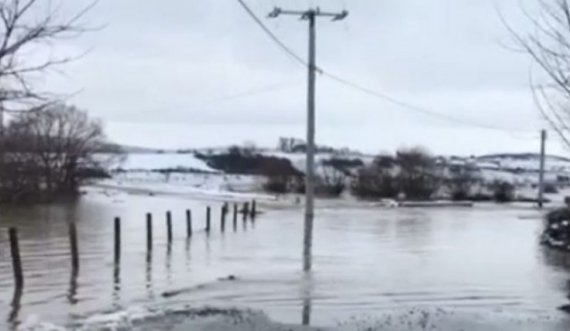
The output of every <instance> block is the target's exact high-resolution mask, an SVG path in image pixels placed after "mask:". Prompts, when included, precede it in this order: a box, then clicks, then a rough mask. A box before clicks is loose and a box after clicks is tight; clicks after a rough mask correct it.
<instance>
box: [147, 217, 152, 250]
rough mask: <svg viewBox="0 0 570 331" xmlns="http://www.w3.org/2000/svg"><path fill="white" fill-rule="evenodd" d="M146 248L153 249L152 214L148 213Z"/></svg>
mask: <svg viewBox="0 0 570 331" xmlns="http://www.w3.org/2000/svg"><path fill="white" fill-rule="evenodd" d="M146 249H147V251H149V252H150V251H152V214H151V213H147V214H146Z"/></svg>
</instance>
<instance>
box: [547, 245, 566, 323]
mask: <svg viewBox="0 0 570 331" xmlns="http://www.w3.org/2000/svg"><path fill="white" fill-rule="evenodd" d="M541 251H542V258H543V260H544V262H545V263H546V264H548V265H550V266H551V267H554V268H555V269H560V270H561V271H564V272H570V253H568V252H562V251H557V250H553V249H550V248H548V247H542V249H541ZM558 287H559V288H560V289H561V290H562V291H564V292H565V293H566V299H567V301H566V302H565V304H564V305H563V306H561V307H559V308H560V309H562V310H564V311H568V312H570V301H569V300H570V280H566V281H565V282H564V283H563V284H559V285H558Z"/></svg>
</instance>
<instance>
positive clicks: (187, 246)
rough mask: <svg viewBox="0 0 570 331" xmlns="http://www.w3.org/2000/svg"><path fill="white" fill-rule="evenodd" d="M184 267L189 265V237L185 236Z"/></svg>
mask: <svg viewBox="0 0 570 331" xmlns="http://www.w3.org/2000/svg"><path fill="white" fill-rule="evenodd" d="M185 247H186V249H185V253H186V268H188V266H189V265H190V237H186V246H185Z"/></svg>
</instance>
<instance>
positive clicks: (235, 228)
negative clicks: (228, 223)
mask: <svg viewBox="0 0 570 331" xmlns="http://www.w3.org/2000/svg"><path fill="white" fill-rule="evenodd" d="M237 214H238V204H237V202H236V203H234V231H235V230H237V217H238V216H237Z"/></svg>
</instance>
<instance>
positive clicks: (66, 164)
mask: <svg viewBox="0 0 570 331" xmlns="http://www.w3.org/2000/svg"><path fill="white" fill-rule="evenodd" d="M5 142H6V144H5V147H6V150H5V156H6V158H5V159H4V160H3V162H0V164H1V165H2V168H3V169H4V170H5V171H6V173H7V174H12V175H11V176H12V177H9V178H6V177H4V176H2V177H1V178H0V179H2V181H0V186H1V187H2V189H3V191H4V193H5V194H8V195H12V196H21V195H23V196H30V195H31V196H33V195H34V194H50V195H51V194H68V193H71V194H73V193H76V192H77V189H78V188H79V186H80V185H81V183H82V181H83V180H84V179H85V178H86V176H85V174H86V173H87V172H90V173H93V171H104V169H105V168H106V167H107V166H109V165H110V163H111V162H112V161H113V160H116V159H117V158H119V157H120V156H121V154H120V153H118V152H119V150H118V149H116V147H113V145H111V144H108V143H107V140H106V138H105V135H104V133H103V129H102V126H101V123H100V122H99V121H97V120H93V119H90V118H89V116H88V115H87V113H86V112H84V111H82V110H79V109H77V108H75V107H72V106H66V105H63V104H53V105H50V106H48V107H45V108H42V109H38V110H35V111H32V112H23V113H19V114H18V115H17V117H16V118H15V119H14V120H13V121H11V122H10V124H9V126H8V127H7V130H6V136H5ZM13 180H16V181H15V182H14V183H12V181H13ZM22 190H23V191H24V192H22Z"/></svg>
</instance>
